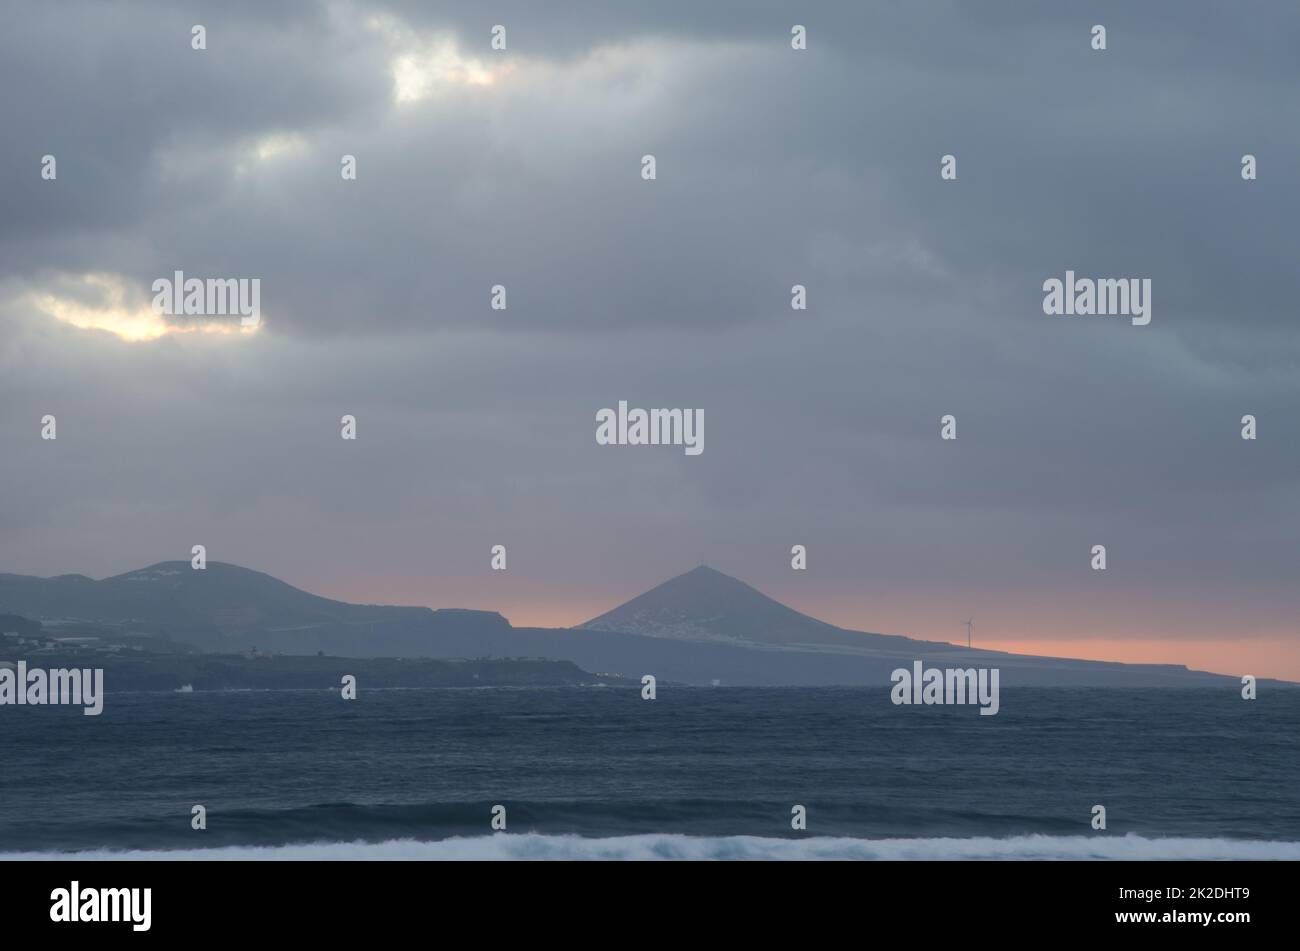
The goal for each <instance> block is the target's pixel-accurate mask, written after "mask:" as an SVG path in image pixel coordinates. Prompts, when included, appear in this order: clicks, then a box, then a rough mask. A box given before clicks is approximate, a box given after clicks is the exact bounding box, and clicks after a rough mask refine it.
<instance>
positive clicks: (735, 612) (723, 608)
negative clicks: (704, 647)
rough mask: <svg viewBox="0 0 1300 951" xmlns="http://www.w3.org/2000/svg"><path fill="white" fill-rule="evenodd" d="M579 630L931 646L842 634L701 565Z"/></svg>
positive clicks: (794, 643)
mask: <svg viewBox="0 0 1300 951" xmlns="http://www.w3.org/2000/svg"><path fill="white" fill-rule="evenodd" d="M578 626H579V627H580V628H585V629H588V630H604V631H619V632H622V633H624V634H643V635H646V636H648V637H665V638H674V639H679V640H717V641H749V642H753V643H757V644H782V645H787V646H798V645H835V646H841V647H858V648H890V647H893V648H901V647H906V646H908V645H914V644H920V643H930V642H921V641H916V640H913V639H912V638H907V637H897V636H893V635H887V634H868V633H864V632H859V631H846V630H844V629H843V628H839V627H836V626H835V625H833V624H827V623H826V622H825V621H819V620H817V619H816V618H813V617H809V616H808V615H806V614H800V613H799V612H798V611H796V610H794V609H793V608H789V607H786V606H785V605H784V604H782V603H781V602H780V601H776V600H774V599H772V598H769V597H768V596H767V595H765V594H763V592H761V591H759V590H758V589H756V588H753V587H750V586H749V585H747V584H745V582H743V581H741V580H739V579H738V578H733V577H731V576H730V575H725V574H723V573H722V572H721V571H717V570H715V569H713V568H709V567H706V566H704V565H701V566H700V567H698V568H694V569H692V570H691V571H688V572H686V574H684V575H678V576H677V577H675V578H670V579H669V580H667V581H665V582H664V583H663V584H661V585H658V586H657V587H654V588H651V589H650V590H649V591H647V592H646V593H645V594H642V595H638V596H637V597H635V598H633V599H632V600H631V601H628V602H626V603H624V604H621V605H619V606H618V607H616V608H614V609H613V610H612V611H607V612H606V613H604V614H602V615H600V616H599V617H596V618H592V619H591V620H590V621H587V622H586V623H585V624H580V625H578ZM930 646H934V645H933V644H931V645H930Z"/></svg>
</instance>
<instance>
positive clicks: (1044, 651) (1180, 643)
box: [329, 578, 1300, 682]
mask: <svg viewBox="0 0 1300 951" xmlns="http://www.w3.org/2000/svg"><path fill="white" fill-rule="evenodd" d="M331 588H332V590H331V591H330V594H329V596H330V597H335V598H340V599H342V600H345V601H354V602H361V603H387V604H409V605H428V606H430V607H435V608H436V607H460V608H477V609H479V610H487V611H499V612H500V613H501V614H502V615H504V616H505V617H506V618H507V619H508V620H509V621H510V623H511V624H513V625H514V626H515V627H552V628H555V627H570V626H573V625H577V624H581V623H583V622H585V621H588V620H590V619H591V618H594V617H599V616H600V615H601V614H603V613H605V612H606V611H609V610H611V609H613V608H615V607H617V606H618V605H619V604H621V603H623V602H624V601H626V600H628V599H629V598H631V597H634V596H635V595H637V594H639V593H640V592H639V591H632V592H619V593H615V594H608V595H599V594H583V595H578V596H576V597H575V596H573V595H570V594H566V593H563V592H560V591H556V590H555V589H554V588H552V587H550V586H548V585H543V584H540V583H537V584H523V583H520V582H514V583H512V584H509V585H500V584H496V583H493V582H485V581H484V580H483V579H477V578H475V579H469V578H464V579H459V580H457V581H454V582H453V581H450V580H448V581H447V583H446V584H445V586H441V587H440V590H439V591H429V590H427V587H426V585H425V584H424V583H420V582H415V581H413V580H409V579H408V580H407V581H405V582H403V581H400V580H399V581H393V580H390V579H385V580H378V579H366V580H362V579H355V580H353V579H349V582H348V583H347V584H346V585H341V586H338V587H335V586H331ZM453 592H454V594H453ZM771 596H773V597H776V598H777V600H779V601H782V602H783V603H785V604H788V605H789V606H790V607H791V608H793V609H795V610H797V611H801V612H802V613H805V614H808V615H811V616H813V617H817V618H819V619H820V620H823V621H826V622H828V623H831V624H835V625H838V626H840V627H843V628H845V629H848V630H867V631H875V632H878V633H882V634H901V635H904V636H907V637H914V638H917V639H918V640H931V641H943V642H948V643H952V644H957V645H964V644H965V643H966V641H965V637H964V636H963V634H962V631H963V630H964V629H962V628H961V627H960V625H958V624H956V623H947V622H948V620H950V617H949V616H951V617H958V616H959V615H960V612H954V611H953V610H952V609H951V608H950V607H949V606H947V605H941V604H936V602H935V601H934V600H933V599H928V600H925V601H917V602H912V601H910V600H909V599H908V598H907V597H906V596H904V595H900V596H899V597H898V598H897V599H896V600H895V601H894V603H893V604H892V605H891V608H890V609H889V610H887V611H880V610H875V611H871V612H870V613H872V614H873V615H875V616H876V617H877V622H874V623H872V622H864V621H863V620H862V617H863V616H864V615H865V613H866V612H864V611H862V610H861V608H860V605H854V606H853V607H852V608H850V607H849V605H847V604H846V603H844V602H840V601H838V600H837V599H835V598H834V597H824V598H823V597H812V598H808V597H787V596H786V592H779V593H778V592H772V594H771ZM813 602H816V603H813ZM818 604H820V605H821V608H820V609H818V607H817V605H818ZM1053 617H1054V618H1058V619H1059V615H1053ZM1147 620H1148V621H1150V620H1151V619H1147ZM1078 624H1079V627H1078V628H1075V629H1070V630H1061V629H1060V628H1061V625H1060V623H1059V620H1044V621H1036V620H1035V619H1034V618H1032V617H1027V618H1025V619H1023V620H1021V621H1018V622H1016V623H1015V624H1011V623H1004V624H1000V625H998V626H999V633H1000V635H1001V636H998V637H994V636H991V635H988V634H987V633H985V630H986V628H987V627H990V626H992V623H991V622H987V621H986V622H985V625H984V628H983V629H982V628H981V622H980V620H979V615H978V614H976V622H975V632H974V644H975V646H976V647H982V648H986V649H988V650H999V651H1008V652H1010V653H1015V654H1035V655H1039V656H1043V657H1062V658H1073V659H1078V660H1101V661H1114V662H1119V663H1126V664H1174V665H1180V666H1185V667H1188V668H1191V669H1192V670H1205V671H1210V672H1213V673H1220V674H1229V675H1233V676H1240V675H1242V674H1253V675H1255V676H1257V677H1262V678H1274V679H1282V680H1292V681H1296V682H1300V636H1291V635H1290V634H1289V632H1276V631H1259V630H1253V631H1251V633H1250V634H1243V636H1241V637H1240V638H1238V639H1232V640H1229V639H1225V638H1222V637H1214V636H1210V635H1209V634H1208V629H1207V630H1197V631H1195V632H1194V633H1190V632H1189V636H1185V637H1182V638H1174V637H1168V636H1162V635H1161V634H1160V633H1153V632H1152V631H1151V629H1152V628H1154V627H1155V625H1154V624H1152V623H1144V624H1143V625H1142V626H1141V627H1137V626H1135V627H1134V628H1132V629H1131V631H1132V633H1131V634H1130V633H1129V632H1128V631H1125V632H1122V636H1089V635H1088V634H1086V633H1080V631H1085V632H1086V631H1087V630H1088V629H1089V628H1091V629H1092V630H1097V629H1099V628H1098V626H1097V625H1096V624H1095V623H1093V622H1092V621H1091V620H1089V619H1087V618H1082V619H1078ZM1054 629H1055V630H1058V631H1060V633H1059V636H1058V637H1055V638H1052V637H1041V636H1036V635H1035V634H1034V633H1033V632H1034V631H1040V630H1054ZM1157 630H1158V628H1157ZM954 631H956V632H957V635H956V636H953V634H954Z"/></svg>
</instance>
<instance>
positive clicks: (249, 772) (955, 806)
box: [0, 686, 1300, 852]
mask: <svg viewBox="0 0 1300 951" xmlns="http://www.w3.org/2000/svg"><path fill="white" fill-rule="evenodd" d="M196 803H201V804H203V805H204V806H206V807H207V810H208V830H207V831H206V832H202V833H199V832H194V831H192V830H191V828H190V810H191V807H192V806H193V805H194V804H196ZM495 803H501V804H503V805H505V806H506V808H507V810H508V821H509V831H510V832H512V833H513V832H538V833H544V834H548V835H552V834H554V835H562V834H577V835H582V836H623V835H634V834H641V833H685V834H688V835H693V836H694V835H698V836H738V835H753V836H768V837H781V836H794V835H797V834H798V833H795V832H792V831H791V829H790V808H791V805H792V804H794V803H800V804H803V805H804V806H806V807H807V810H808V823H809V828H808V833H809V834H813V835H817V836H853V837H859V838H872V839H876V838H892V837H945V836H958V837H967V836H995V837H1006V836H1018V835H1024V834H1032V833H1041V834H1045V835H1052V836H1062V835H1064V836H1077V835H1091V834H1093V833H1092V830H1091V829H1090V826H1089V821H1090V818H1091V809H1092V806H1093V805H1094V804H1096V803H1101V804H1103V805H1105V806H1106V808H1107V811H1108V830H1107V834H1112V835H1114V834H1119V835H1122V834H1124V833H1126V832H1134V833H1139V834H1142V835H1146V836H1179V837H1227V838H1237V839H1264V840H1282V841H1292V842H1294V841H1298V840H1300V690H1285V691H1270V692H1267V693H1266V694H1265V695H1264V696H1262V697H1261V698H1260V699H1259V700H1256V701H1253V702H1249V701H1244V700H1242V699H1240V696H1239V694H1238V693H1237V692H1236V691H1234V690H1217V689H1197V690H1152V691H1136V690H1089V689H1058V690H1046V689H1019V690H1015V691H1011V690H1004V691H1003V692H1002V697H1001V712H1000V713H998V715H997V716H988V717H981V716H979V715H978V709H977V708H976V707H896V706H894V705H893V704H891V703H890V702H889V693H888V691H887V690H881V689H857V688H853V689H850V688H844V689H840V688H817V689H813V688H789V689H784V688H718V689H708V688H675V687H670V686H661V687H660V689H659V695H658V699H656V700H654V701H644V700H642V699H641V698H640V694H639V691H638V690H635V689H628V688H615V687H610V688H591V687H583V688H569V687H559V688H537V689H478V690H446V689H444V690H437V689H430V690H369V691H367V690H365V689H364V687H363V689H362V692H361V696H360V699H358V700H357V701H355V702H345V701H343V700H341V699H340V697H339V696H338V694H337V692H333V693H331V692H327V691H280V692H232V693H192V694H110V695H108V697H107V699H106V703H105V710H104V713H103V715H101V716H99V717H86V716H83V715H82V714H81V711H80V708H55V707H4V708H0V852H19V851H66V850H78V849H92V848H114V849H126V848H130V849H173V848H201V847H210V846H224V845H284V844H288V843H307V842H340V841H354V840H365V841H371V842H378V841H383V840H388V839H395V838H401V839H418V840H437V839H444V838H447V837H451V836H482V835H486V834H488V833H489V832H490V827H489V822H490V809H491V807H492V805H493V804H495Z"/></svg>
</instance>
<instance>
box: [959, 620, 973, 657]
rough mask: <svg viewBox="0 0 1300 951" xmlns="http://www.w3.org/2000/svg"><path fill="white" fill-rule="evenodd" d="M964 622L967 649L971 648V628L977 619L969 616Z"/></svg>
mask: <svg viewBox="0 0 1300 951" xmlns="http://www.w3.org/2000/svg"><path fill="white" fill-rule="evenodd" d="M962 623H963V624H965V625H966V649H967V650H970V629H971V628H972V627H974V626H975V619H974V618H968V619H967V620H965V621H963V622H962Z"/></svg>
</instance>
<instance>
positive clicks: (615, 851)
mask: <svg viewBox="0 0 1300 951" xmlns="http://www.w3.org/2000/svg"><path fill="white" fill-rule="evenodd" d="M15 859H17V860H21V859H42V860H49V859H75V860H79V861H84V860H87V859H92V860H93V859H113V860H122V859H131V860H142V861H148V860H157V859H169V860H174V859H197V860H203V861H222V860H245V859H267V860H272V861H294V860H305V861H330V860H353V861H400V860H411V859H414V860H433V861H437V860H443V861H484V860H487V861H544V860H566V861H569V860H589V861H647V860H651V861H655V860H658V861H663V860H668V861H674V860H675V861H754V860H759V861H805V860H823V861H872V860H882V859H883V860H889V859H908V860H918V861H933V860H949V859H994V860H1042V859H1048V860H1052V859H1056V860H1062V859H1094V860H1102V861H1104V860H1139V861H1141V860H1151V861H1169V860H1177V859H1190V860H1210V861H1213V860H1221V861H1228V860H1234V859H1236V860H1243V859H1277V860H1290V861H1296V860H1300V842H1265V841H1255V840H1250V839H1191V838H1156V839H1149V838H1144V837H1143V836H1139V835H1124V836H1104V835H1103V836H1053V835H1025V836H1012V837H1009V838H1005V839H995V838H969V839H853V838H833V837H816V838H806V839H769V838H762V837H759V836H748V835H737V836H690V835H629V836H616V837H610V838H603V839H595V838H584V837H582V836H576V835H538V834H536V833H525V834H515V833H498V834H496V835H490V836H475V837H472V838H454V839H443V840H441V841H437V842H421V841H417V840H415V839H393V840H391V841H388V842H322V843H314V844H310V845H283V846H265V847H264V846H229V847H222V848H212V849H177V850H150V851H112V850H101V851H93V852H58V853H51V852H14V853H8V854H0V860H15Z"/></svg>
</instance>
